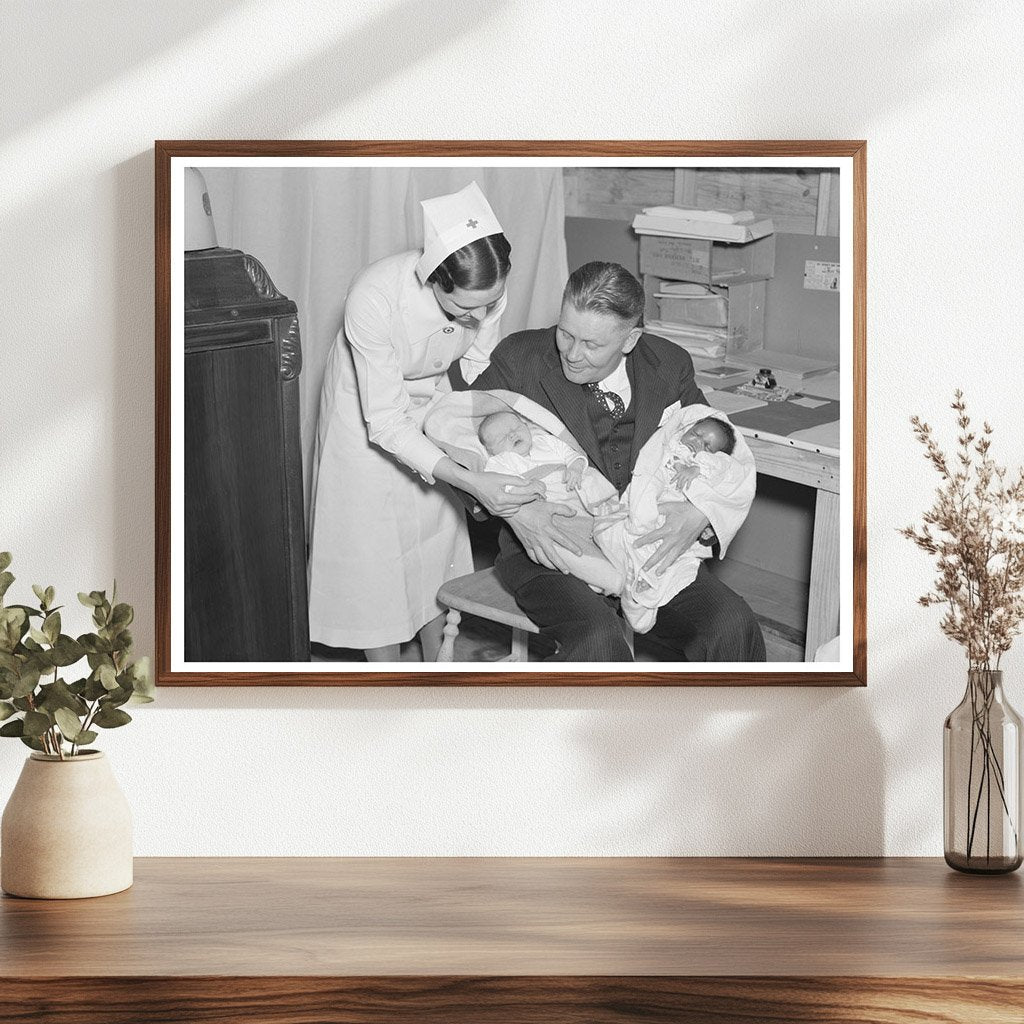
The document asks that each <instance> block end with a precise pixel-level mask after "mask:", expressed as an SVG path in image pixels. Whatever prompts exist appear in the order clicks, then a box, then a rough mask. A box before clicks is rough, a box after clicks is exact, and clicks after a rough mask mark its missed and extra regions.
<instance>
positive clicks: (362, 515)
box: [309, 182, 542, 661]
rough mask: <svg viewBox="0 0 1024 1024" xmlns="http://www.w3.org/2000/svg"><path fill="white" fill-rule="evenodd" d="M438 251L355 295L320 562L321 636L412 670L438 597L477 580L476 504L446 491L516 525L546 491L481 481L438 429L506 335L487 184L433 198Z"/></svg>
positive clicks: (315, 585)
mask: <svg viewBox="0 0 1024 1024" xmlns="http://www.w3.org/2000/svg"><path fill="white" fill-rule="evenodd" d="M420 205H421V206H422V207H423V233H424V248H423V252H422V253H421V252H419V251H412V252H404V253H400V254H398V255H396V256H389V257H387V258H385V259H382V260H379V261H378V262H376V263H373V264H371V265H370V266H368V267H366V268H365V269H364V270H362V271H361V272H360V273H359V274H358V275H357V276H356V278H355V280H354V281H353V282H352V286H351V288H350V289H349V293H348V297H347V298H346V300H345V324H344V327H343V329H342V330H341V331H340V332H339V334H338V337H337V338H336V339H335V342H334V346H333V348H332V349H331V354H330V357H329V359H328V363H327V370H326V374H325V377H324V383H323V390H322V392H321V396H320V418H319V421H318V424H317V439H316V454H315V459H314V466H315V469H314V474H315V475H314V483H313V504H312V507H313V515H312V523H311V533H310V552H309V634H310V639H311V640H312V641H314V642H318V643H322V644H326V645H328V646H330V647H348V648H359V649H362V650H363V651H365V653H366V659H367V661H397V660H398V658H399V647H400V645H401V643H403V642H404V641H406V640H409V639H411V638H412V637H413V636H414V635H416V634H417V633H418V634H419V637H420V642H421V645H422V648H423V654H424V658H425V660H428V661H429V660H433V659H434V658H435V657H436V655H437V650H438V647H439V646H440V641H441V631H442V626H443V615H442V609H441V607H440V606H439V605H438V603H437V598H436V595H437V590H438V588H439V587H440V586H441V584H442V583H444V582H445V581H446V580H448V579H451V578H453V577H455V576H461V575H463V574H465V573H469V572H472V571H473V561H472V556H471V552H470V546H469V534H468V531H467V528H466V516H465V509H464V506H463V504H462V502H461V501H460V500H459V499H458V498H457V497H456V496H455V495H454V493H453V492H452V490H451V488H449V487H448V486H446V485H447V484H454V485H455V486H457V487H459V488H460V489H461V490H463V491H466V492H467V493H469V494H471V495H473V496H474V497H475V498H476V499H477V500H478V501H479V502H480V503H481V504H482V505H484V506H485V507H486V508H487V509H488V510H489V511H490V512H491V513H492V514H495V515H503V514H507V513H510V512H512V511H514V510H515V509H516V508H517V507H518V506H519V505H521V504H523V503H525V502H528V501H532V500H533V499H534V498H535V497H537V496H539V495H540V494H541V493H542V489H541V488H540V487H539V485H537V484H533V483H529V482H528V481H526V480H524V479H523V478H521V477H515V476H507V475H503V474H498V473H473V472H470V471H469V470H466V469H463V468H462V467H461V466H459V465H458V464H456V463H455V462H453V461H452V460H451V459H449V458H448V457H447V456H446V455H445V454H444V453H443V452H442V451H441V450H440V449H439V448H438V447H437V446H436V445H434V444H433V443H432V442H431V441H429V440H428V439H427V438H426V437H425V436H424V434H423V431H422V429H421V424H422V422H423V416H424V414H425V412H426V408H427V405H428V403H429V402H430V400H431V399H432V398H433V397H434V395H435V394H437V393H438V392H439V391H448V390H450V388H451V385H450V382H449V372H451V374H452V375H461V376H462V377H463V378H464V379H465V381H466V383H471V382H472V381H473V380H474V379H475V378H476V377H477V376H478V375H479V373H480V372H481V371H482V370H483V369H484V368H485V367H486V366H487V363H488V360H489V359H490V354H491V351H492V349H493V348H494V346H495V345H496V344H497V343H498V341H499V340H500V337H501V334H500V330H499V320H500V318H501V314H502V311H503V310H504V309H505V300H506V296H505V282H506V279H507V277H508V272H509V267H510V265H511V264H510V261H509V253H510V251H511V246H510V245H509V243H508V241H507V239H506V238H505V235H504V234H503V232H502V228H501V225H500V224H499V223H498V220H497V218H496V217H495V216H494V213H493V211H492V210H491V207H490V205H489V204H488V202H487V200H486V199H485V198H484V194H483V193H482V192H481V191H480V188H479V186H478V185H477V184H476V182H473V183H472V184H470V185H467V186H466V188H464V189H462V190H461V191H460V192H456V193H454V194H452V195H445V196H437V197H436V198H434V199H427V200H424V201H423V202H422V203H421V204H420Z"/></svg>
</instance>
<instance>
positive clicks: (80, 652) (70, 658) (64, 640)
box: [52, 612, 85, 667]
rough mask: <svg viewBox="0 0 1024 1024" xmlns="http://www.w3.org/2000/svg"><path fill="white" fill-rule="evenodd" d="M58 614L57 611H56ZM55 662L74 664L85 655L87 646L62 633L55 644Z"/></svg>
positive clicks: (65, 664) (57, 663) (60, 664)
mask: <svg viewBox="0 0 1024 1024" xmlns="http://www.w3.org/2000/svg"><path fill="white" fill-rule="evenodd" d="M54 614H56V612H55V613H54ZM52 654H53V663H54V665H59V666H62V667H66V666H68V665H74V664H75V662H77V661H81V660H82V658H84V657H85V648H83V647H82V645H81V644H80V643H79V642H78V641H77V640H73V639H72V638H71V637H69V636H67V635H66V634H64V633H62V634H61V635H60V636H59V637H57V641H56V643H55V644H54V645H53V652H52Z"/></svg>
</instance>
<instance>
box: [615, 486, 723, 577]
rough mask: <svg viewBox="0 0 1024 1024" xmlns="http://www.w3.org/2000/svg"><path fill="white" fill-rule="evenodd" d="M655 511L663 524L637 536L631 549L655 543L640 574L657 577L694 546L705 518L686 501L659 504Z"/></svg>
mask: <svg viewBox="0 0 1024 1024" xmlns="http://www.w3.org/2000/svg"><path fill="white" fill-rule="evenodd" d="M658 511H659V512H660V513H661V514H662V515H663V516H664V517H665V523H664V525H662V526H659V527H658V529H656V530H652V531H651V532H650V533H645V534H644V535H643V536H642V537H637V539H636V540H635V541H634V542H633V546H634V547H638V548H640V547H646V546H647V545H648V544H657V543H658V541H661V543H660V544H658V547H657V549H656V550H655V552H654V554H652V555H651V557H650V558H648V559H647V561H646V562H644V565H643V571H644V572H651V571H652V570H653V571H654V574H655V575H656V576H660V575H661V574H662V573H663V572H664V571H665V570H666V569H667V568H668V567H669V566H670V565H671V564H672V563H673V562H674V561H675V560H676V559H677V558H678V557H679V556H680V555H681V554H682V553H683V552H684V551H685V550H686V549H687V548H688V547H690V546H691V545H693V544H695V543H696V541H697V538H698V537H699V536H700V535H701V533H702V531H703V530H704V527H705V526H707V525H708V519H707V517H706V516H705V515H704V513H703V512H701V511H700V510H699V509H697V508H695V507H694V506H693V505H691V504H690V502H688V501H660V502H658Z"/></svg>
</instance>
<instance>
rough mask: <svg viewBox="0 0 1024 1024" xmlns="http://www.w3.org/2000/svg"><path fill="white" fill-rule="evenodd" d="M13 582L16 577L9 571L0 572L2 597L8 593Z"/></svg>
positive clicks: (0, 596) (0, 597)
mask: <svg viewBox="0 0 1024 1024" xmlns="http://www.w3.org/2000/svg"><path fill="white" fill-rule="evenodd" d="M5 554H6V552H5ZM13 582H14V577H13V576H12V575H11V574H10V573H9V572H0V599H2V598H3V596H4V594H6V593H7V591H8V588H9V587H10V585H11V584H12V583H13Z"/></svg>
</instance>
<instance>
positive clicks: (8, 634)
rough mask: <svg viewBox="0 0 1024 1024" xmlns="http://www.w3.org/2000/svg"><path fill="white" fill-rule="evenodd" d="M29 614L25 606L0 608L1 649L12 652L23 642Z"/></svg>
mask: <svg viewBox="0 0 1024 1024" xmlns="http://www.w3.org/2000/svg"><path fill="white" fill-rule="evenodd" d="M27 623H28V616H27V615H26V614H25V610H24V609H23V608H17V607H15V608H4V609H2V610H0V650H3V651H7V652H8V653H10V652H11V651H13V650H14V648H15V647H17V646H18V644H19V643H21V638H22V637H23V636H24V635H25V630H26V629H27V628H28V627H27Z"/></svg>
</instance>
